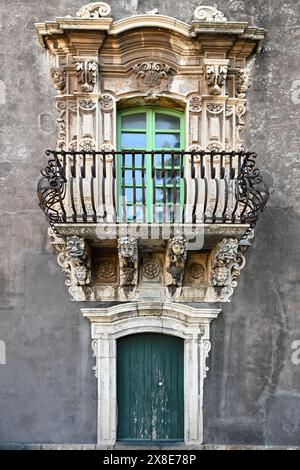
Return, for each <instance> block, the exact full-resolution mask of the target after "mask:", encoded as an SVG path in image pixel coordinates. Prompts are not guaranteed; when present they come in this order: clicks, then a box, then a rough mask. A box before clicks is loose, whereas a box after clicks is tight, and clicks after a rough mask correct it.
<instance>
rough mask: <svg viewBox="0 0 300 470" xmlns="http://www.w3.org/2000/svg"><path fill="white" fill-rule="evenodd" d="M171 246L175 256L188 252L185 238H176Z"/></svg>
mask: <svg viewBox="0 0 300 470" xmlns="http://www.w3.org/2000/svg"><path fill="white" fill-rule="evenodd" d="M170 248H171V250H172V251H173V253H174V255H175V256H183V255H184V254H185V252H186V247H185V240H184V239H183V238H175V239H174V240H173V241H172V242H171V244H170Z"/></svg>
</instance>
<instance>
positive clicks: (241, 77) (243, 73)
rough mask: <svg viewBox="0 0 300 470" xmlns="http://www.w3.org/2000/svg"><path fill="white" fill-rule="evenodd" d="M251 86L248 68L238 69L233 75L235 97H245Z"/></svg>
mask: <svg viewBox="0 0 300 470" xmlns="http://www.w3.org/2000/svg"><path fill="white" fill-rule="evenodd" d="M250 86H251V72H250V70H248V69H239V71H238V72H237V74H236V77H235V92H236V97H237V98H245V97H246V92H247V90H248V88H250Z"/></svg>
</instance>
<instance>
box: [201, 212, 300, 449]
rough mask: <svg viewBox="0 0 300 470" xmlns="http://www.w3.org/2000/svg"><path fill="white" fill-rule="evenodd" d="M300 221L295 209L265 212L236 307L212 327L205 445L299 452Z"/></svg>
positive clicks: (229, 310) (248, 257)
mask: <svg viewBox="0 0 300 470" xmlns="http://www.w3.org/2000/svg"><path fill="white" fill-rule="evenodd" d="M299 221H300V219H299V215H298V214H297V213H296V212H294V211H293V210H292V209H291V208H274V207H273V208H269V209H268V210H267V211H266V213H265V214H264V217H263V218H262V220H261V221H260V223H259V224H258V227H257V231H256V236H257V238H256V240H255V243H254V246H253V248H251V249H250V250H249V252H248V256H247V268H246V269H245V270H244V272H243V274H242V275H241V277H240V279H239V286H238V287H237V290H236V292H235V296H234V300H233V302H232V304H230V305H224V308H223V315H222V317H220V318H219V319H218V320H217V322H216V323H215V324H213V326H212V343H213V344H214V346H213V351H212V354H211V360H212V364H211V365H210V368H211V374H210V375H209V376H208V378H207V379H206V380H207V382H206V391H205V397H206V400H205V401H206V404H205V420H204V422H206V425H205V424H204V429H205V428H206V430H207V431H206V436H205V442H210V443H222V444H229V443H231V444H243V443H247V444H257V445H258V444H267V443H268V442H269V443H272V444H282V445H284V444H287V445H288V444H291V445H292V444H295V445H296V444H298V445H299V442H300V413H298V412H297V409H299V410H300V407H299V402H300V391H299V383H300V382H299V373H300V366H299V365H295V364H294V362H298V357H299V362H300V354H299V352H298V349H297V346H298V343H297V342H296V341H298V339H299V340H300V337H299V338H298V336H297V337H296V336H295V334H292V333H293V332H295V330H297V329H298V328H299V326H300V318H299V315H298V308H297V306H299V303H300V299H299V294H300V292H299V289H298V288H297V283H298V282H299V280H298V278H299V263H300V260H299V248H298V246H299V243H300V240H299V238H300V237H299V233H300V231H299ZM292 345H293V347H292ZM292 359H293V360H294V362H293V361H292ZM296 369H297V370H296ZM287 430H288V431H287Z"/></svg>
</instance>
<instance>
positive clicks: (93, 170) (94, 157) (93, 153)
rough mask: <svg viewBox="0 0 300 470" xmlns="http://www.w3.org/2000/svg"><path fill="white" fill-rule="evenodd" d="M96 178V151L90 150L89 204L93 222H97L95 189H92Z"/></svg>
mask: <svg viewBox="0 0 300 470" xmlns="http://www.w3.org/2000/svg"><path fill="white" fill-rule="evenodd" d="M95 178H96V152H95V150H93V151H92V166H91V204H92V210H93V222H97V210H96V206H95V191H94V181H95Z"/></svg>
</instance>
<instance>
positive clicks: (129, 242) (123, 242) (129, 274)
mask: <svg viewBox="0 0 300 470" xmlns="http://www.w3.org/2000/svg"><path fill="white" fill-rule="evenodd" d="M118 257H119V269H120V287H122V288H123V290H124V293H125V294H126V296H128V295H129V293H132V291H133V290H134V288H135V287H136V286H137V283H138V245H137V240H136V239H135V238H134V237H131V236H126V237H121V238H119V239H118Z"/></svg>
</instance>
